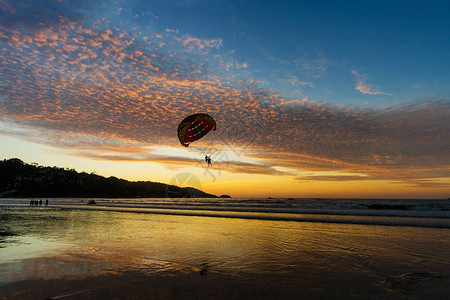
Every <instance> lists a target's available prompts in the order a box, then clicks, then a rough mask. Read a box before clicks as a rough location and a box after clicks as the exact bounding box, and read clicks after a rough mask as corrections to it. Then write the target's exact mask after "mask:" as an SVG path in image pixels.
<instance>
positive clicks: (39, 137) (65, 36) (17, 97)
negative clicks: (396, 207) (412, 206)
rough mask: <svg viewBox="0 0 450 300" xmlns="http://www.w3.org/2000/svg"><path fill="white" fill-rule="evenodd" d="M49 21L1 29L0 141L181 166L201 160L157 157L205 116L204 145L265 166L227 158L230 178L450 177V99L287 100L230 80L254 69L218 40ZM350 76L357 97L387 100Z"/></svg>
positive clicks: (72, 20) (71, 20)
mask: <svg viewBox="0 0 450 300" xmlns="http://www.w3.org/2000/svg"><path fill="white" fill-rule="evenodd" d="M2 3H3V2H2ZM8 3H10V2H8ZM14 3H15V2H14ZM11 5H12V9H15V10H18V11H19V10H21V6H20V5H15V4H11ZM2 9H3V8H2ZM7 9H8V8H7ZM9 9H10V11H11V8H9ZM55 15H57V14H56V12H55ZM52 20H55V21H54V22H53V21H49V22H48V23H45V24H44V25H45V26H36V28H34V30H31V31H30V30H28V27H27V26H28V23H27V24H25V23H20V22H19V23H16V24H14V26H6V25H7V24H5V22H3V23H2V24H3V26H2V27H0V48H1V49H2V51H1V52H0V72H1V73H0V76H1V79H2V80H1V82H0V133H2V134H5V135H14V136H18V137H20V138H22V139H26V140H31V141H35V142H39V143H42V144H46V145H51V146H53V147H60V148H64V149H72V150H73V151H74V153H76V154H77V155H81V156H83V157H91V158H94V159H108V160H113V159H124V160H151V161H156V162H158V161H159V162H168V163H170V164H172V165H177V164H179V165H184V164H186V163H193V162H195V161H196V160H193V159H192V158H189V157H188V158H185V157H178V156H175V155H173V156H169V155H166V156H161V155H159V156H156V155H155V154H154V152H153V150H154V148H155V147H157V146H161V145H163V146H165V147H169V148H172V147H173V148H175V147H179V142H178V139H177V136H176V134H175V133H176V128H177V126H178V122H179V121H180V120H182V119H183V118H184V117H186V116H187V115H189V114H192V113H195V112H199V111H203V112H208V113H210V114H211V115H212V116H213V117H214V118H215V119H216V121H217V124H218V126H217V131H216V132H214V134H210V135H208V136H206V137H205V138H204V139H202V140H201V141H198V142H197V143H196V144H197V145H198V146H203V147H208V146H211V145H215V147H217V148H218V149H223V151H229V152H233V153H234V155H235V156H239V157H247V158H248V157H250V158H254V159H255V160H257V161H258V163H247V164H246V163H244V162H242V161H237V160H235V159H233V160H231V159H230V160H227V161H230V163H229V164H225V163H222V165H221V166H220V167H221V168H222V169H221V170H223V171H228V172H236V173H251V174H276V175H286V173H284V172H281V171H279V169H278V167H285V168H290V169H291V170H293V172H292V173H289V174H295V172H296V171H305V170H306V171H308V170H311V171H338V172H340V173H342V174H343V176H340V177H339V178H338V177H329V176H328V177H322V178H320V179H321V180H360V179H361V180H362V178H359V177H354V175H352V174H355V173H357V174H361V175H362V176H367V178H371V179H385V180H392V181H402V182H407V181H408V180H410V182H413V181H411V180H415V181H414V182H415V184H416V185H417V183H418V182H420V183H421V184H424V183H426V180H437V179H439V178H448V177H449V176H450V175H449V161H450V153H449V151H450V150H449V149H450V144H449V143H450V136H449V134H450V127H449V126H450V125H449V122H448V118H449V115H450V100H449V99H432V100H423V101H416V102H412V103H409V104H405V105H401V106H395V107H388V108H379V109H362V108H358V109H356V108H350V107H344V106H334V105H331V104H327V103H323V102H316V101H312V100H309V99H308V98H302V99H286V98H283V97H282V96H280V95H279V94H277V93H275V92H274V91H272V90H271V89H263V88H260V87H259V86H260V85H259V83H258V82H257V81H255V80H253V79H252V78H251V77H246V78H248V80H238V79H236V80H230V78H234V75H236V74H241V73H237V72H240V71H239V70H241V69H245V67H246V66H245V65H244V64H242V63H241V64H239V63H238V62H236V60H235V58H233V57H230V54H229V53H225V52H224V51H223V50H222V48H221V45H222V41H220V42H219V40H218V39H217V40H216V39H213V40H207V39H198V38H196V37H193V36H187V35H183V34H182V33H180V32H178V31H175V30H165V31H162V32H156V31H155V30H151V31H145V30H141V28H138V29H133V26H119V25H121V24H119V25H118V24H116V23H114V22H113V21H108V20H104V19H103V20H102V22H96V21H95V20H89V22H88V21H86V20H85V19H84V18H83V17H82V16H75V17H67V16H65V15H62V17H61V18H59V17H58V18H57V17H55V18H53V19H52ZM56 20H58V21H56ZM208 49H209V50H208ZM212 49H214V51H212V52H214V53H212V52H211V51H210V50H212ZM303 62H304V61H303ZM303 62H302V63H303ZM321 63H322V64H326V61H322V62H321ZM227 65H230V67H229V68H226V67H225V66H227ZM319 65H320V64H319ZM239 66H241V67H239ZM317 70H320V68H319V69H317ZM319 73H320V72H319ZM352 73H353V74H354V75H355V76H356V78H357V80H358V82H361V86H366V89H364V88H362V87H361V89H360V91H361V92H371V93H381V92H379V91H378V90H377V89H375V88H373V87H369V88H367V76H365V75H360V74H359V73H358V72H357V71H353V72H352ZM237 77H239V76H237ZM293 80H294V81H293V83H294V84H298V85H302V84H305V85H309V83H308V82H301V81H299V80H298V79H297V78H293ZM189 151H192V153H199V151H200V150H199V149H195V148H189ZM196 151H197V152H196ZM218 167H219V166H218ZM364 178H366V177H364ZM306 179H311V177H309V178H303V179H302V180H306ZM314 179H319V178H318V177H316V178H314ZM420 180H422V181H420ZM424 180H425V181H424ZM436 182H438V181H436Z"/></svg>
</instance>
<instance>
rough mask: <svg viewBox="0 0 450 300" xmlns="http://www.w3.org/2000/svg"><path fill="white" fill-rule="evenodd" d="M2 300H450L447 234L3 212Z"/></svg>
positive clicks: (280, 223)
mask: <svg viewBox="0 0 450 300" xmlns="http://www.w3.org/2000/svg"><path fill="white" fill-rule="evenodd" d="M0 220H1V223H0V224H1V225H0V226H1V227H0V233H1V237H0V299H274V298H279V299H282V298H297V299H338V298H341V299H342V298H344V299H445V298H446V297H448V295H449V294H450V271H449V270H450V252H449V251H448V249H450V239H449V229H448V228H428V227H419V226H386V225H366V224H340V223H321V222H298V221H279V220H259V219H244V218H226V217H211V216H208V217H205V216H186V215H169V214H151V213H142V212H141V213H133V212H121V211H101V210H96V209H95V208H93V209H90V210H78V209H61V208H54V207H51V206H49V207H39V208H29V207H20V206H19V207H14V206H8V207H6V206H3V207H0Z"/></svg>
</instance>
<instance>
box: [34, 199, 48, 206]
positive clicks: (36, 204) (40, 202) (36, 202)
mask: <svg viewBox="0 0 450 300" xmlns="http://www.w3.org/2000/svg"><path fill="white" fill-rule="evenodd" d="M42 203H43V201H42V199H41V200H33V199H31V201H30V206H42ZM45 206H48V199H47V200H45Z"/></svg>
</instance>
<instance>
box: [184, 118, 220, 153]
mask: <svg viewBox="0 0 450 300" xmlns="http://www.w3.org/2000/svg"><path fill="white" fill-rule="evenodd" d="M211 130H216V121H214V119H213V118H212V117H211V116H210V115H208V114H194V115H190V116H189V117H186V118H185V119H184V120H183V121H181V123H180V125H178V139H179V140H180V143H181V145H183V146H185V147H188V146H189V143H192V142H194V141H196V140H198V139H201V138H202V137H204V136H205V135H206V134H207V133H208V132H210V131H211Z"/></svg>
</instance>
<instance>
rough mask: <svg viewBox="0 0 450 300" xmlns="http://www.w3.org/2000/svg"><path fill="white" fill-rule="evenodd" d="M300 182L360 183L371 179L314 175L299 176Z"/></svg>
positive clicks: (297, 178) (355, 176)
mask: <svg viewBox="0 0 450 300" xmlns="http://www.w3.org/2000/svg"><path fill="white" fill-rule="evenodd" d="M295 179H296V180H299V181H305V180H317V181H359V180H368V179H371V178H370V177H368V176H360V175H329V176H323V175H321V176H319V175H312V176H297V177H296V178H295Z"/></svg>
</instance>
